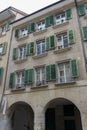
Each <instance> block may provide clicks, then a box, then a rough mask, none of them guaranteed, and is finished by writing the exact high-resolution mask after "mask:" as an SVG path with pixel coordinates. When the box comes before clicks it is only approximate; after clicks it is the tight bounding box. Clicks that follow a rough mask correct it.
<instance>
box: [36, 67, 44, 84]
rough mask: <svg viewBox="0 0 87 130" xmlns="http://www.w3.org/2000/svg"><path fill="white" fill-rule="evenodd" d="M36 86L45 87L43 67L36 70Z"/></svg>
mask: <svg viewBox="0 0 87 130" xmlns="http://www.w3.org/2000/svg"><path fill="white" fill-rule="evenodd" d="M36 85H37V86H41V85H45V67H40V68H36Z"/></svg>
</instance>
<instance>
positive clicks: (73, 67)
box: [71, 59, 78, 77]
mask: <svg viewBox="0 0 87 130" xmlns="http://www.w3.org/2000/svg"><path fill="white" fill-rule="evenodd" d="M71 74H72V77H78V67H77V61H76V60H75V59H73V60H71Z"/></svg>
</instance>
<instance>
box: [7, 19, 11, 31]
mask: <svg viewBox="0 0 87 130" xmlns="http://www.w3.org/2000/svg"><path fill="white" fill-rule="evenodd" d="M9 29H10V21H8V22H7V23H6V31H8V30H9Z"/></svg>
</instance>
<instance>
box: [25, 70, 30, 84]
mask: <svg viewBox="0 0 87 130" xmlns="http://www.w3.org/2000/svg"><path fill="white" fill-rule="evenodd" d="M28 79H29V74H28V70H25V71H24V84H25V85H27V84H28Z"/></svg>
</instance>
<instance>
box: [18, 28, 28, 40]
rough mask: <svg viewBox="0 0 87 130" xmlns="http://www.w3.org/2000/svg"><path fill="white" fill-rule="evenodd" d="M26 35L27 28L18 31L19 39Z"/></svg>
mask: <svg viewBox="0 0 87 130" xmlns="http://www.w3.org/2000/svg"><path fill="white" fill-rule="evenodd" d="M27 34H28V30H27V27H25V28H22V29H20V30H19V38H22V37H25V36H27Z"/></svg>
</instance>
